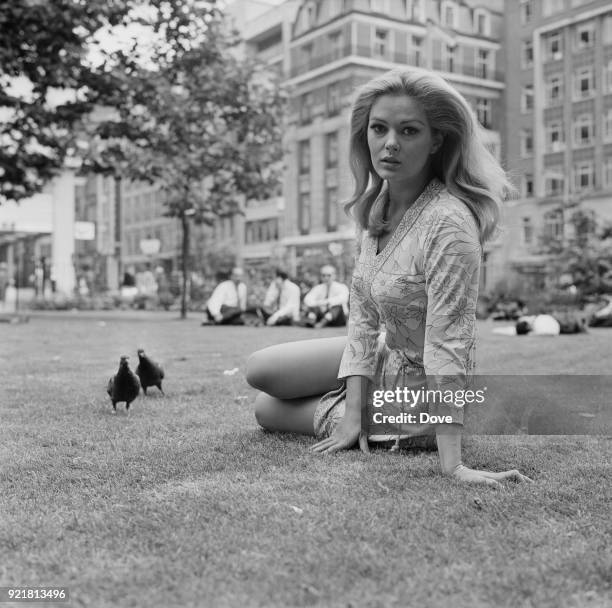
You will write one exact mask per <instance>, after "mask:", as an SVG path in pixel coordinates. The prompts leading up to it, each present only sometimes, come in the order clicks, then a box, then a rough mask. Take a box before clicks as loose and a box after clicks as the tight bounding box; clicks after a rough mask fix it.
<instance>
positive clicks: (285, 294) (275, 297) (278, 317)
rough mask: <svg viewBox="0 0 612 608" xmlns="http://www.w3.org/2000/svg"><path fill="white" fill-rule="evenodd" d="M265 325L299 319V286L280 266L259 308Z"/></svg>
mask: <svg viewBox="0 0 612 608" xmlns="http://www.w3.org/2000/svg"><path fill="white" fill-rule="evenodd" d="M260 311H261V314H262V316H263V318H264V320H265V322H266V325H292V324H293V323H294V322H295V321H299V319H300V288H299V287H298V286H297V285H296V284H295V283H294V282H293V281H290V280H289V275H288V274H287V273H286V272H285V271H284V270H281V269H280V268H279V269H277V270H276V272H275V278H274V281H272V283H270V287H269V288H268V291H267V292H266V297H265V299H264V305H263V307H262V308H261V309H260Z"/></svg>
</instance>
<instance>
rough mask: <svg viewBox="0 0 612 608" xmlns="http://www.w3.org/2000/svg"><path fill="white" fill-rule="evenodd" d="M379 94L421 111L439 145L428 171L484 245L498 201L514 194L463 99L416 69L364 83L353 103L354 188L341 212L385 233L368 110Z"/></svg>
mask: <svg viewBox="0 0 612 608" xmlns="http://www.w3.org/2000/svg"><path fill="white" fill-rule="evenodd" d="M382 95H407V96H408V97H411V98H414V99H416V100H417V101H418V102H419V103H420V104H421V107H422V108H423V111H424V113H425V115H426V117H427V120H428V122H429V125H430V128H431V130H432V132H433V133H436V132H437V133H440V134H441V135H442V137H443V141H442V144H441V146H440V147H439V148H438V150H437V151H436V152H435V153H433V154H432V156H431V170H432V173H433V176H434V177H437V178H438V179H439V180H440V181H441V182H442V183H444V184H445V186H446V188H447V189H448V191H449V192H450V193H451V194H453V195H454V196H456V197H457V198H459V199H460V200H462V201H463V202H464V203H465V204H466V205H467V206H468V208H469V209H470V211H471V212H472V214H473V215H474V218H475V219H476V222H477V224H478V228H479V232H480V239H481V241H482V242H484V241H486V240H487V239H489V238H490V237H491V235H492V234H493V232H494V230H495V227H496V226H497V223H498V221H499V216H500V208H501V203H502V201H503V200H504V199H505V198H507V197H508V195H509V194H510V193H511V192H513V191H514V188H513V186H512V184H511V183H510V181H509V180H508V177H507V176H506V173H505V171H504V170H503V169H502V167H501V166H500V164H499V162H498V161H497V159H496V158H495V157H494V156H493V155H492V154H491V153H490V152H489V150H487V148H486V146H485V144H484V141H483V137H482V127H481V126H480V125H479V123H478V121H477V120H476V117H475V115H474V112H473V111H472V109H471V108H470V106H469V105H468V103H467V101H466V100H465V98H464V97H463V96H462V95H461V94H460V93H459V92H458V91H457V90H456V89H454V88H453V87H452V86H451V85H450V84H449V83H448V82H447V81H446V80H444V78H442V77H441V76H439V75H438V74H436V73H435V72H431V71H428V70H423V69H420V68H397V69H394V70H391V71H389V72H386V73H385V74H382V75H381V76H378V77H376V78H374V79H372V80H370V81H369V82H368V83H366V84H365V85H363V86H362V87H361V88H360V89H359V90H358V93H357V98H356V100H355V102H354V104H353V111H352V115H351V128H350V133H351V136H350V148H349V157H350V167H351V172H352V174H353V177H354V178H355V190H354V193H353V196H352V197H351V199H350V200H349V201H348V202H347V203H346V204H345V206H344V209H345V211H346V212H347V213H349V214H351V215H352V216H353V217H354V218H355V219H356V220H357V222H358V223H359V225H360V226H361V227H362V228H363V229H367V230H369V232H370V234H371V235H372V236H377V235H379V234H381V233H382V232H384V231H385V230H386V228H387V223H386V221H385V219H384V215H383V213H384V209H381V207H380V205H376V206H374V202H375V201H376V199H377V197H378V195H379V194H380V193H381V191H382V189H383V185H384V182H383V180H382V179H381V178H380V176H379V175H378V174H377V173H376V171H375V170H374V167H373V165H372V160H371V157H370V150H369V147H368V122H369V118H370V110H371V109H372V106H373V105H374V103H375V101H376V100H377V99H378V98H379V97H381V96H382Z"/></svg>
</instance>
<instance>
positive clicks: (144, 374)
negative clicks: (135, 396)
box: [136, 348, 164, 395]
mask: <svg viewBox="0 0 612 608" xmlns="http://www.w3.org/2000/svg"><path fill="white" fill-rule="evenodd" d="M138 361H139V363H138V367H137V368H136V374H137V375H138V377H139V378H140V384H141V386H142V390H143V392H144V394H145V395H146V394H147V388H149V386H156V387H157V388H158V389H159V390H160V391H161V394H162V395H163V394H164V390H163V389H162V380H163V379H164V370H163V369H162V368H161V366H160V365H159V364H157V363H155V361H152V360H151V359H149V357H147V355H146V354H145V351H144V350H143V349H142V348H140V349H139V350H138Z"/></svg>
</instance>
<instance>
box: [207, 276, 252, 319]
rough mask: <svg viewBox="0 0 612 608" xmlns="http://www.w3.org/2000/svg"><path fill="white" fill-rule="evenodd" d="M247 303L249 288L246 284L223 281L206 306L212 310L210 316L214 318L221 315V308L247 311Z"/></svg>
mask: <svg viewBox="0 0 612 608" xmlns="http://www.w3.org/2000/svg"><path fill="white" fill-rule="evenodd" d="M246 303H247V288H246V285H245V284H244V283H238V286H236V283H234V281H230V280H227V281H222V282H221V283H219V284H218V285H217V286H216V287H215V290H214V291H213V292H212V295H211V296H210V299H209V300H208V303H207V304H206V306H207V307H208V310H210V314H211V315H213V317H214V316H216V315H218V314H220V313H221V306H223V305H225V306H232V307H234V308H236V307H239V308H240V310H246Z"/></svg>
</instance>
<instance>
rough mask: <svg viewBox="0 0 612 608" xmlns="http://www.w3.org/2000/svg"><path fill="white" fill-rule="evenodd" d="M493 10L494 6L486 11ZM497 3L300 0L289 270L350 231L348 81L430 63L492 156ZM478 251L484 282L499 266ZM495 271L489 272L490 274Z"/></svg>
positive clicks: (499, 91) (498, 54)
mask: <svg viewBox="0 0 612 608" xmlns="http://www.w3.org/2000/svg"><path fill="white" fill-rule="evenodd" d="M494 9H497V10H494ZM502 16H503V15H502V12H501V3H480V4H479V5H476V4H473V3H468V2H465V1H454V0H440V1H433V0H430V1H427V2H424V1H420V0H405V1H399V0H398V1H395V0H387V1H385V0H344V1H340V0H330V1H320V0H319V1H316V0H306V1H304V2H302V3H301V5H300V9H299V11H298V14H297V16H296V20H295V23H294V26H293V32H292V39H291V48H290V53H291V55H290V77H289V80H288V83H287V84H288V86H289V87H290V91H291V107H290V115H289V124H288V128H287V133H286V149H287V170H286V174H285V184H284V195H285V202H286V209H285V236H284V238H283V241H282V243H283V245H284V246H285V247H286V248H287V249H288V250H289V251H290V252H291V256H290V257H291V258H292V259H293V260H294V263H295V267H296V268H300V266H303V265H304V264H303V263H302V261H303V259H304V258H307V257H309V256H313V255H316V252H317V251H318V252H319V255H324V254H325V253H327V251H329V252H330V253H331V252H333V251H335V252H337V255H341V253H340V252H347V251H350V250H351V248H352V244H353V241H354V228H353V226H352V223H351V221H350V220H349V219H348V218H347V217H346V215H345V214H344V211H343V208H342V201H345V200H347V199H348V198H349V197H350V196H351V194H352V192H351V189H352V178H351V176H350V172H349V167H348V141H349V118H350V106H351V102H352V97H353V94H354V92H355V90H356V88H357V87H358V86H359V85H361V84H363V83H365V82H367V81H368V80H369V79H371V78H372V77H374V76H375V75H377V74H381V73H382V72H384V71H386V70H389V69H391V68H394V67H400V66H418V67H424V68H429V69H435V70H437V71H438V72H440V73H441V74H442V75H443V76H444V77H445V78H447V79H448V80H449V81H450V82H451V83H452V84H453V85H454V86H455V87H456V88H457V89H458V90H459V91H460V92H461V93H462V94H463V95H464V96H465V97H466V99H467V100H468V102H469V103H470V104H471V105H472V107H473V109H474V111H475V112H476V114H477V116H478V120H479V121H480V123H481V124H482V126H483V127H484V128H485V132H486V137H487V141H488V144H489V146H490V148H491V150H492V151H493V152H494V154H496V155H497V156H498V157H499V156H500V154H501V152H502V150H501V137H500V132H501V130H502V125H503V94H504V88H505V85H504V74H503V66H504V55H503V48H502V46H501V43H500V40H501V35H502ZM498 249H499V244H498V243H494V244H492V245H490V246H489V249H488V250H487V251H486V253H485V256H486V263H485V265H484V266H483V281H485V282H488V281H489V280H492V279H489V276H490V275H491V274H494V271H495V270H497V272H498V273H500V272H502V269H501V266H502V262H501V259H499V256H497V258H496V256H495V254H496V252H497V250H498ZM492 278H494V277H492Z"/></svg>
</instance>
